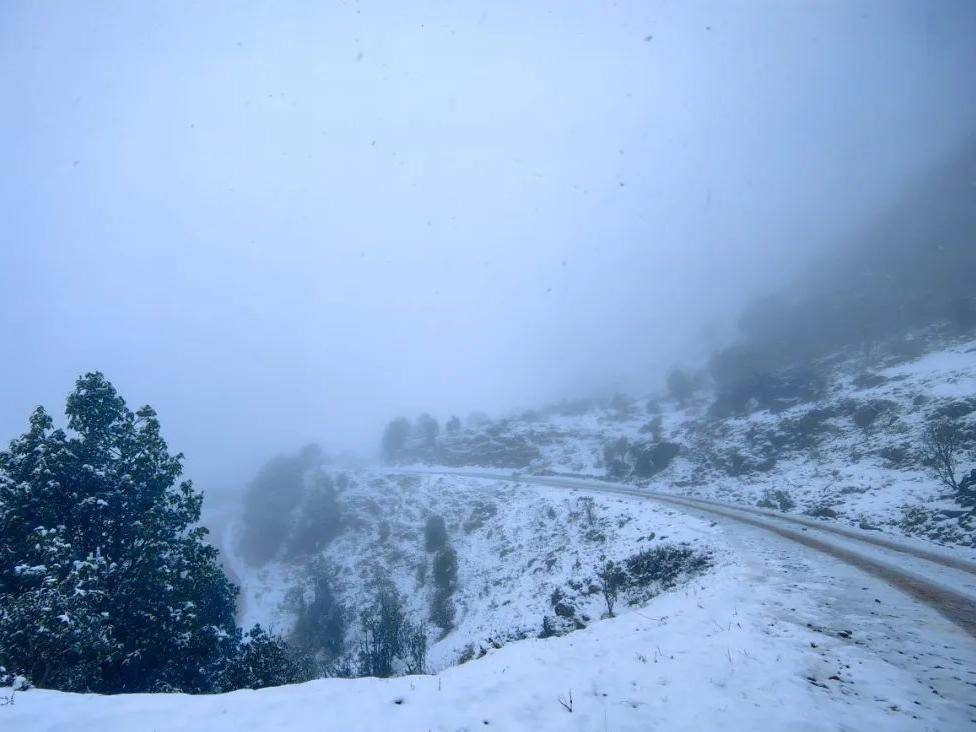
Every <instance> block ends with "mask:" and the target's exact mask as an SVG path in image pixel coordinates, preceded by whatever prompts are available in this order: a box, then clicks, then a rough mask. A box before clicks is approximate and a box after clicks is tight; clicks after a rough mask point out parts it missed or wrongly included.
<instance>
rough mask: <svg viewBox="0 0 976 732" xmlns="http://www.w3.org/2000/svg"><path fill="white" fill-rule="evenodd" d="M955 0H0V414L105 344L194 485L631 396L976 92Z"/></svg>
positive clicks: (912, 156) (20, 417) (16, 414)
mask: <svg viewBox="0 0 976 732" xmlns="http://www.w3.org/2000/svg"><path fill="white" fill-rule="evenodd" d="M974 89H976V3H973V2H967V1H962V2H949V1H948V0H944V1H940V2H931V3H930V2H914V3H906V2H895V1H894V0H882V1H880V2H866V3H865V2H848V1H847V0H844V1H841V0H836V1H832V2H799V1H796V2H789V1H784V0H775V1H774V2H759V1H758V0H756V1H749V2H739V3H736V2H698V3H694V2H652V1H651V0H639V1H637V2H626V1H620V2H613V3H598V2H585V3H584V2H558V3H556V2H554V3H542V2H500V1H499V0H494V1H493V2H461V1H455V2H401V1H399V0H397V1H391V2H375V3H371V2H283V1H281V0H278V1H276V2H267V3H245V2H233V3H226V4H224V3H219V2H200V3H181V2H161V3H148V2H145V3H144V2H120V3H108V2H79V1H77V0H72V1H71V2H64V3H58V2H43V1H40V0H28V1H25V2H16V1H15V0H5V1H4V2H3V3H2V4H0V99H2V102H0V105H2V106H0V109H2V113H0V170H2V173H0V232H2V262H0V334H2V338H0V342H2V344H3V346H2V353H0V356H2V361H0V377H2V384H3V387H2V389H0V439H2V440H4V441H6V440H7V439H9V438H11V437H13V436H15V435H16V434H19V433H20V432H21V431H22V430H23V428H24V426H25V424H26V418H27V415H28V414H29V411H30V410H31V408H32V407H33V406H34V405H35V404H37V403H43V404H45V405H46V406H48V407H49V408H50V409H51V410H52V411H53V412H55V413H57V414H61V413H62V410H63V399H64V396H65V395H66V394H67V393H68V391H69V390H70V389H71V387H72V384H73V381H74V379H75V378H76V377H77V376H78V375H79V374H81V373H83V372H85V371H87V370H94V369H98V370H102V371H104V372H105V373H106V375H107V376H108V377H109V378H110V379H111V380H112V381H113V382H114V383H115V384H116V385H117V386H118V387H119V389H120V390H121V392H122V393H123V395H124V396H125V397H126V399H127V400H128V401H129V403H130V405H132V406H137V405H140V404H143V403H147V402H148V403H151V404H153V405H154V406H155V407H156V408H157V410H158V411H159V413H160V416H161V419H162V422H163V427H164V431H165V434H166V435H167V437H168V438H169V441H170V444H171V446H173V447H174V448H176V449H179V450H183V451H184V452H186V453H187V465H188V468H189V471H188V472H189V473H190V475H191V477H194V478H196V479H198V484H199V485H201V487H204V488H206V487H208V486H215V487H217V486H223V485H226V484H229V483H234V482H236V481H239V480H241V479H242V477H246V476H247V475H248V474H249V473H250V471H251V470H252V469H253V467H254V465H255V464H256V463H257V462H258V461H259V460H261V459H262V458H263V457H265V456H266V455H267V454H268V453H271V452H274V451H277V450H291V449H294V448H297V447H298V446H299V445H300V444H302V443H303V442H305V441H308V440H319V441H321V442H322V443H323V445H325V446H326V448H327V449H329V450H336V449H341V448H354V449H360V450H372V449H373V447H374V445H375V443H376V441H377V440H378V436H379V432H380V430H381V429H382V426H383V424H384V422H385V421H386V420H388V419H389V418H391V417H393V416H396V415H398V414H400V413H406V414H410V415H415V414H417V413H418V412H420V411H424V410H428V411H431V412H432V413H434V414H435V415H436V416H438V417H440V418H444V417H446V416H449V415H450V414H451V413H453V412H457V413H460V414H462V415H463V414H465V413H467V412H468V411H470V410H474V409H481V410H485V411H488V412H489V413H496V414H497V413H499V412H502V411H504V410H507V409H511V408H515V407H522V406H532V405H535V404H539V403H541V402H544V401H547V400H549V399H552V398H557V397H559V396H562V395H573V394H581V393H586V392H594V391H601V392H602V391H608V390H614V389H630V390H645V389H648V388H652V387H654V386H655V384H656V381H657V379H659V378H660V375H661V374H662V373H663V372H664V371H665V370H666V369H667V368H668V367H669V366H670V365H671V364H672V363H673V362H675V361H676V360H689V359H694V358H696V357H701V355H702V353H703V352H704V349H706V348H707V347H708V346H709V345H711V344H713V343H714V342H715V340H716V339H718V338H722V337H724V336H725V335H727V333H728V329H729V324H730V322H731V321H732V320H733V318H734V316H735V314H736V313H737V311H738V309H739V308H740V307H741V305H742V304H743V302H744V300H745V299H746V298H747V297H749V296H750V295H752V294H754V293H756V292H760V291H763V290H768V289H770V288H772V287H775V285H776V283H778V282H787V281H788V280H789V278H790V276H791V275H792V274H793V273H795V272H796V271H797V270H798V269H800V268H802V267H803V266H804V264H805V263H806V262H808V261H809V258H810V257H812V256H815V255H816V253H818V252H821V251H823V249H824V247H827V246H830V245H831V244H836V243H837V242H839V241H843V237H844V236H845V235H849V234H850V232H852V231H855V230H856V229H857V227H858V226H862V225H864V224H866V223H867V222H869V221H870V220H871V218H872V217H873V216H874V215H876V214H877V212H878V211H879V210H880V209H882V208H883V207H884V206H885V205H886V204H888V203H890V202H891V201H892V200H893V198H894V196H895V193H896V191H897V190H898V188H899V187H900V186H902V185H904V184H905V183H906V182H907V181H909V180H911V179H912V177H913V176H915V175H917V174H918V173H919V172H920V171H921V170H923V169H924V168H925V167H926V165H928V164H930V163H931V162H932V161H933V160H934V159H935V158H936V157H937V156H938V155H940V154H941V153H942V152H943V151H945V150H947V149H949V148H951V146H952V145H953V143H954V142H955V141H957V140H958V139H959V138H960V137H961V136H963V135H964V134H965V133H967V132H968V131H970V130H971V129H973V127H974V121H976V95H974V94H973V90H974Z"/></svg>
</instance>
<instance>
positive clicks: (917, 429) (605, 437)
mask: <svg viewBox="0 0 976 732" xmlns="http://www.w3.org/2000/svg"><path fill="white" fill-rule="evenodd" d="M928 347H929V349H930V350H928V352H926V353H925V354H924V355H921V356H917V357H915V358H908V357H906V356H898V355H890V354H889V355H884V354H881V355H879V356H877V358H876V360H875V361H874V362H873V363H872V364H871V365H870V366H869V367H866V366H865V364H864V362H863V359H862V358H861V357H860V356H850V357H841V356H838V357H835V358H834V359H830V360H828V361H827V362H825V363H824V364H820V365H819V366H818V368H819V369H821V370H822V371H823V372H824V373H825V374H826V376H827V388H826V390H825V393H824V394H823V396H822V397H821V398H820V399H818V400H816V401H813V402H803V403H798V404H796V405H794V406H792V407H790V408H788V409H783V410H781V411H775V412H774V411H770V410H759V409H757V410H755V411H753V412H751V413H750V414H748V415H745V416H735V417H720V416H714V415H713V414H711V413H710V406H711V404H712V402H713V400H714V396H715V395H714V393H713V392H712V391H711V390H710V389H709V388H707V387H706V388H703V389H702V390H700V391H699V392H698V393H697V394H696V395H695V396H694V397H692V398H691V399H690V400H688V402H687V403H686V404H681V405H679V404H677V403H676V402H675V401H674V400H673V399H670V398H667V397H664V396H661V395H649V396H647V397H642V398H640V399H628V398H623V397H617V398H615V399H614V400H611V401H610V402H607V401H603V402H599V403H589V404H587V403H582V404H581V405H572V404H571V405H565V406H560V405H557V406H555V407H552V408H549V409H545V410H540V411H538V412H530V413H525V414H523V415H519V416H512V417H508V418H505V419H502V420H499V421H498V422H496V423H494V424H493V425H492V426H491V427H490V428H489V429H490V430H491V431H493V432H494V433H495V435H496V436H497V438H498V439H504V440H508V441H509V442H510V443H516V442H517V443H524V444H525V445H528V446H530V447H531V448H532V449H534V450H535V451H536V453H537V457H536V458H535V459H534V460H533V461H532V462H531V463H530V464H528V465H525V466H522V469H523V470H524V471H525V472H527V473H542V472H554V473H560V474H572V475H580V476H592V477H605V476H606V475H607V466H606V464H605V461H604V447H605V446H606V445H607V444H608V443H611V442H613V441H614V440H618V439H620V438H624V439H626V440H630V441H632V442H634V443H638V444H650V443H651V442H652V440H655V439H661V440H664V441H667V442H671V443H675V444H677V445H679V446H680V451H679V453H678V455H677V457H676V458H675V459H674V460H673V462H671V463H670V465H668V467H667V468H666V469H664V470H663V471H661V472H659V473H657V474H656V475H654V476H653V477H651V478H645V479H640V478H637V477H634V476H631V477H629V478H627V480H628V481H629V482H636V483H640V484H643V485H648V486H649V487H651V488H652V489H654V490H658V491H672V492H676V493H682V494H687V495H694V496H699V497H703V498H711V499H715V500H722V501H727V502H737V503H747V504H752V505H755V504H756V503H758V502H759V501H760V500H762V499H763V497H764V495H765V494H766V493H767V492H768V491H783V492H785V493H786V494H788V496H789V497H790V499H791V500H792V501H793V502H794V503H795V506H794V507H793V508H791V509H790V510H793V511H796V512H815V511H818V510H819V511H822V510H823V509H829V511H830V512H833V513H835V514H837V519H838V520H840V521H843V522H846V523H849V524H852V525H861V524H866V525H870V526H876V527H879V528H884V529H885V530H886V531H889V532H892V533H896V534H915V535H924V536H927V537H929V538H931V539H934V540H937V541H940V542H943V543H948V544H962V545H969V546H976V521H974V520H973V519H972V517H969V518H967V517H962V518H961V519H960V517H959V516H958V514H959V513H960V506H959V505H958V504H957V503H956V502H955V501H954V500H953V499H952V497H951V495H949V491H947V490H946V488H945V487H944V486H943V485H941V484H940V482H939V481H938V480H937V479H936V477H935V476H934V474H933V473H932V472H931V471H930V470H929V469H928V468H927V467H925V466H924V465H923V459H922V455H921V447H922V432H923V429H924V427H925V425H926V423H927V422H929V421H932V420H935V419H938V418H939V417H940V416H945V415H951V416H952V417H953V418H954V419H956V420H957V421H958V422H959V424H960V425H962V426H963V427H964V428H966V429H968V430H969V431H970V433H971V434H976V340H965V341H961V342H959V341H957V342H950V341H946V340H941V341H940V340H938V339H933V340H932V342H930V343H929V346H928ZM483 431H485V428H484V427H482V428H479V429H476V430H470V429H469V430H468V432H469V433H471V432H483ZM655 433H657V435H658V437H655V436H654V435H655ZM463 440H464V436H463V435H462V436H460V437H458V436H455V437H452V438H450V441H451V442H452V443H453V446H454V450H455V452H457V451H458V447H457V444H458V443H462V442H463ZM471 442H473V443H475V444H476V442H477V440H475V439H472V440H471ZM960 458H961V459H960V464H959V470H960V475H961V471H963V470H965V471H967V472H968V470H969V469H971V468H976V454H972V453H971V452H967V451H966V450H964V451H962V454H961V455H960ZM492 467H500V466H498V465H492Z"/></svg>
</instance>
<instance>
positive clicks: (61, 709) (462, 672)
mask: <svg viewBox="0 0 976 732" xmlns="http://www.w3.org/2000/svg"><path fill="white" fill-rule="evenodd" d="M638 502H639V501H637V500H635V501H634V505H636V504H637V503H638ZM726 538H727V539H728V543H727V544H725V546H724V551H723V557H724V558H723V560H722V562H721V564H720V566H719V567H718V568H717V569H716V570H715V571H713V572H712V573H710V574H708V575H706V576H705V577H702V578H700V580H699V581H696V582H694V583H693V584H691V585H688V586H686V587H685V588H683V589H681V590H678V591H675V592H670V593H665V594H663V595H660V596H659V597H657V598H655V599H654V600H652V601H651V602H650V603H649V604H648V605H646V606H645V607H642V608H640V609H635V610H632V611H628V612H624V613H622V614H621V615H620V616H619V617H617V618H614V619H608V620H603V621H600V622H597V623H594V624H592V625H590V626H589V627H588V628H586V629H584V630H581V631H578V632H576V633H572V634H570V635H567V636H563V637H560V638H550V639H546V640H539V639H530V640H525V641H521V642H518V643H512V644H509V645H507V646H505V647H503V648H501V649H499V650H494V651H491V652H490V653H489V654H488V655H486V656H485V657H484V658H482V659H480V660H476V661H471V662H469V663H466V664H463V665H461V666H456V667H452V668H449V669H446V670H444V671H442V672H440V673H439V674H437V675H432V676H410V677H399V678H394V679H387V680H379V679H355V680H341V679H324V680H319V681H314V682H310V683H307V684H302V685H297V686H292V687H280V688H274V689H264V690H259V691H239V692H233V693H230V694H222V695H212V696H196V697H191V696H183V695H178V694H155V695H146V694H140V695H124V696H96V695H83V694H66V693H61V692H53V691H44V690H36V689H34V690H30V691H27V692H24V693H19V694H16V697H15V703H14V704H13V705H8V706H5V707H2V708H0V725H3V726H4V727H5V728H9V729H17V730H30V731H35V730H36V731H38V732H39V731H41V730H50V731H51V732H55V731H58V732H65V731H68V730H88V729H99V730H104V731H105V732H113V731H115V730H119V731H121V730H132V729H153V730H157V731H158V732H165V731H166V730H185V731H187V732H193V731H194V730H206V732H221V731H222V730H233V731H234V732H243V731H246V730H274V729H282V730H301V729H321V728H322V726H323V724H324V725H326V726H327V727H328V728H329V729H340V730H359V731H362V732H370V731H372V730H375V731H377V732H379V731H380V730H382V731H384V732H385V731H386V730H389V729H402V730H418V731H423V730H444V731H447V730H462V729H464V730H474V729H485V728H487V729H503V730H518V729H532V730H540V731H544V730H581V731H582V730H586V731H592V730H615V731H616V732H625V731H627V730H635V731H636V730H642V731H644V730H654V729H660V730H668V731H669V732H673V731H676V730H701V729H790V730H808V731H813V730H863V729H871V728H878V729H885V730H948V729H961V728H963V726H964V725H966V724H968V722H969V718H970V714H969V712H970V710H969V709H968V707H967V705H966V703H965V702H966V700H967V699H969V698H970V697H968V696H967V694H968V690H967V689H963V690H962V691H959V688H958V687H953V686H952V683H953V682H952V677H953V676H956V677H963V681H966V680H967V679H968V681H970V682H971V681H972V675H973V674H972V671H970V670H968V669H972V668H974V666H973V662H974V661H976V653H974V648H973V646H972V644H971V643H970V644H969V645H968V646H966V645H964V644H962V643H961V642H960V641H961V640H962V638H961V637H960V636H959V634H958V633H956V634H954V631H953V629H952V628H951V626H947V625H946V623H945V622H944V621H941V619H940V618H938V616H935V615H934V614H930V613H928V611H926V610H925V609H924V608H919V607H917V606H914V605H912V606H911V607H907V608H906V605H905V603H906V601H905V599H904V598H903V597H901V596H900V595H899V594H898V593H897V592H894V591H892V590H890V589H887V588H886V587H885V586H883V585H879V584H878V583H875V582H874V581H873V580H871V579H869V578H865V577H864V576H863V575H861V574H860V573H858V572H856V571H855V570H850V569H847V568H846V567H844V566H843V565H836V564H834V563H831V562H829V561H827V562H824V561H821V560H819V559H816V558H811V557H810V556H809V555H805V554H801V555H796V554H795V553H794V552H793V551H791V550H790V549H789V548H787V547H786V546H785V545H783V544H782V543H781V542H776V541H774V540H771V539H768V538H765V537H761V536H760V535H759V534H750V533H748V532H746V534H742V533H741V532H740V533H735V534H728V535H727V536H726ZM764 553H765V555H764ZM859 595H863V596H864V597H866V598H867V600H866V601H867V602H868V603H871V605H872V606H874V600H875V599H876V600H877V602H878V603H879V605H878V606H879V607H883V608H884V609H885V611H886V612H885V614H884V616H883V617H871V616H867V617H866V619H865V615H864V614H862V613H861V612H860V610H861V608H860V607H856V605H857V603H858V602H859V601H860V597H859ZM903 612H909V613H912V614H911V615H910V616H908V617H907V618H901V617H899V614H900V613H903ZM892 617H894V618H895V622H896V624H900V625H901V626H903V630H902V631H901V636H903V637H899V636H898V634H891V633H890V627H889V625H888V621H889V619H891V618H892ZM906 619H909V620H911V621H912V624H908V623H905V622H904V620H906ZM899 620H901V621H902V622H901V623H897V621H899ZM919 627H923V628H924V629H925V633H924V639H923V640H924V641H926V642H927V643H928V645H929V647H928V648H926V649H924V650H920V647H919V646H918V639H917V638H915V637H914V635H917V628H919ZM913 644H915V645H913ZM949 644H951V646H952V647H951V648H950V649H949V650H948V651H944V652H942V653H941V654H940V652H939V648H940V646H942V645H949ZM906 649H907V650H908V652H909V653H910V654H911V655H912V656H913V657H908V658H906V656H905V655H904V654H905V651H906ZM950 657H951V658H950ZM943 666H944V668H945V669H947V670H946V671H944V672H941V675H940V672H939V670H938V669H939V668H942V667H943ZM960 685H962V686H965V684H962V682H960ZM929 687H931V688H929ZM968 688H971V687H968ZM933 690H934V691H935V693H933ZM570 697H571V698H572V712H570V711H568V710H567V709H566V708H565V707H564V706H563V704H562V703H561V702H560V700H562V701H563V702H565V703H566V704H567V705H568V704H569V700H570Z"/></svg>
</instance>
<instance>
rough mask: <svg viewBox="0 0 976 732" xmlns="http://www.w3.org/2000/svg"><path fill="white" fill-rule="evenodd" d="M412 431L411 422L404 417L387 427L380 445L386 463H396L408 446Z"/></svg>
mask: <svg viewBox="0 0 976 732" xmlns="http://www.w3.org/2000/svg"><path fill="white" fill-rule="evenodd" d="M410 430H411V427H410V421H409V420H407V419H405V418H404V417H398V418H397V419H395V420H393V421H392V422H390V423H389V424H388V425H387V426H386V429H385V430H384V431H383V441H382V443H381V445H380V447H381V449H382V451H383V459H384V460H386V462H388V463H392V462H395V461H396V459H397V458H398V457H399V456H400V452H401V451H402V450H403V448H404V447H405V446H406V443H407V438H409V437H410Z"/></svg>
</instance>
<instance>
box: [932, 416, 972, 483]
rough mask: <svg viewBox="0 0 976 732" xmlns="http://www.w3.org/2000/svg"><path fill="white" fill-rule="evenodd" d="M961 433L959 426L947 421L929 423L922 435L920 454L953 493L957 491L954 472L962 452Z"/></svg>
mask: <svg viewBox="0 0 976 732" xmlns="http://www.w3.org/2000/svg"><path fill="white" fill-rule="evenodd" d="M962 438H963V435H962V431H961V430H960V429H959V425H958V423H956V422H953V421H952V420H949V419H940V420H938V421H936V422H932V423H930V424H929V425H928V426H927V427H926V428H925V432H924V433H923V434H922V452H923V454H924V456H925V462H926V464H927V465H928V466H929V467H930V468H931V469H932V470H933V471H934V472H935V475H936V477H937V478H938V479H939V481H940V482H941V483H942V484H943V485H944V486H945V487H946V488H949V489H950V490H951V491H952V492H953V493H955V492H957V491H958V490H959V482H958V481H957V480H956V471H957V470H958V468H959V457H960V453H961V452H962V442H963V439H962Z"/></svg>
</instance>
